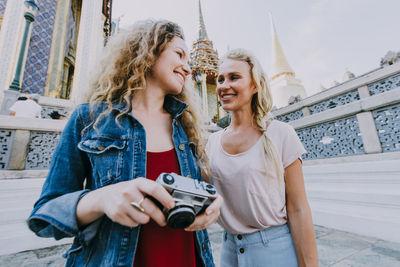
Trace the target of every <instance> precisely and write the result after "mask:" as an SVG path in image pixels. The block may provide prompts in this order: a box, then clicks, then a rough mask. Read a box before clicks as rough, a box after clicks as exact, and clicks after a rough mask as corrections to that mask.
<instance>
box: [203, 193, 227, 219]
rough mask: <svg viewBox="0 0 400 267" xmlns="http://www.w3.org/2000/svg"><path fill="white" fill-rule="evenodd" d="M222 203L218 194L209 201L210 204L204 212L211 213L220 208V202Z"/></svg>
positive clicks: (222, 200)
mask: <svg viewBox="0 0 400 267" xmlns="http://www.w3.org/2000/svg"><path fill="white" fill-rule="evenodd" d="M223 203H224V199H223V198H222V197H221V196H220V195H218V197H217V198H216V199H215V200H214V201H213V202H212V203H211V205H210V206H208V207H207V209H206V211H205V213H206V214H207V215H211V214H212V213H214V212H216V211H218V212H219V209H220V208H221V206H222V204H223Z"/></svg>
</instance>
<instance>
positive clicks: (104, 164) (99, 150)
mask: <svg viewBox="0 0 400 267" xmlns="http://www.w3.org/2000/svg"><path fill="white" fill-rule="evenodd" d="M126 143H127V141H126V140H121V139H113V138H109V137H95V138H91V139H86V140H82V141H81V142H79V144H78V148H79V149H80V150H81V151H83V152H86V154H87V155H88V157H89V159H90V163H91V165H92V177H93V179H94V183H95V186H96V188H99V187H102V186H105V185H108V184H111V183H116V182H118V181H119V180H120V177H121V173H122V167H123V164H124V160H123V157H124V151H125V146H126Z"/></svg>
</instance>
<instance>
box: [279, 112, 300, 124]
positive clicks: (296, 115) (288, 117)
mask: <svg viewBox="0 0 400 267" xmlns="http://www.w3.org/2000/svg"><path fill="white" fill-rule="evenodd" d="M303 117H304V115H303V110H301V109H298V110H295V111H293V112H290V113H286V114H283V115H281V116H277V117H276V119H277V120H279V121H283V122H289V121H295V120H298V119H300V118H303Z"/></svg>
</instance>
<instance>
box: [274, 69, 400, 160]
mask: <svg viewBox="0 0 400 267" xmlns="http://www.w3.org/2000/svg"><path fill="white" fill-rule="evenodd" d="M273 113H274V115H275V116H276V118H277V119H279V120H282V121H285V122H289V123H290V124H291V125H292V126H294V128H295V129H296V131H297V133H298V135H299V137H300V139H301V141H302V142H303V144H304V146H305V147H306V149H307V151H308V153H307V155H306V156H305V158H304V159H305V160H308V159H322V158H334V157H342V156H352V155H360V154H371V153H380V152H393V151H400V64H395V65H391V66H388V67H385V68H382V69H378V70H375V71H372V72H369V73H367V74H365V75H362V76H360V77H358V78H355V79H353V80H350V81H348V82H346V83H343V84H341V85H338V86H336V87H334V88H331V89H328V90H326V91H323V92H321V93H319V94H316V95H313V96H311V97H309V98H306V99H304V100H302V101H300V102H298V103H295V104H293V105H290V106H287V107H285V108H282V109H279V110H275V111H274V112H273Z"/></svg>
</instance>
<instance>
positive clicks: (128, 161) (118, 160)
mask: <svg viewBox="0 0 400 267" xmlns="http://www.w3.org/2000/svg"><path fill="white" fill-rule="evenodd" d="M186 107H187V104H185V103H183V102H181V101H179V100H178V99H176V98H174V97H172V96H169V95H167V96H166V97H165V101H164V109H165V110H166V111H167V112H169V113H170V114H171V116H172V119H173V122H172V124H173V131H172V139H173V143H174V147H175V150H176V153H177V156H178V161H179V165H180V170H181V175H183V176H188V177H191V178H193V179H199V180H201V179H202V177H201V173H200V169H199V167H198V165H197V155H196V152H195V145H194V144H193V143H191V142H189V141H188V138H187V136H186V134H185V132H184V130H183V128H182V125H181V123H180V115H181V114H182V113H183V111H184V110H185V109H186ZM105 108H106V105H105V104H99V105H95V107H94V112H93V114H94V116H93V115H92V114H91V113H90V109H89V104H82V105H80V106H78V107H77V108H76V109H75V111H74V112H73V113H72V115H71V118H70V119H69V121H68V123H67V125H66V126H65V129H64V131H63V133H62V134H61V137H60V140H59V142H58V145H57V147H56V150H55V152H54V155H53V159H52V163H51V166H50V170H49V174H48V177H47V179H46V181H45V183H44V185H43V189H42V193H41V195H40V198H39V200H38V201H37V202H36V203H35V205H34V209H33V211H32V213H31V215H30V217H29V218H28V226H29V228H30V229H31V230H32V231H33V232H35V233H36V234H37V235H38V236H41V237H54V238H55V239H56V240H58V239H61V238H64V237H75V238H74V241H73V244H72V247H71V248H70V250H69V251H68V252H67V253H66V255H65V256H66V257H67V266H96V267H97V266H107V267H108V266H132V265H133V259H134V255H135V251H136V247H137V242H138V236H139V232H140V226H138V227H134V228H131V227H126V226H123V225H120V224H118V223H114V222H112V221H111V220H110V219H109V218H108V217H107V216H105V215H104V216H102V217H101V218H99V219H98V220H96V221H94V222H92V223H91V224H89V225H88V226H86V227H85V228H84V229H80V228H79V227H78V223H77V220H76V214H75V211H76V205H77V203H78V201H79V199H80V198H82V197H83V196H84V195H85V194H87V193H88V192H90V191H91V190H95V189H97V188H100V187H103V186H106V185H109V184H113V183H118V182H121V181H127V180H132V179H135V178H137V177H146V133H145V130H144V128H143V126H142V125H141V124H140V123H139V121H137V120H136V119H135V118H134V117H133V116H132V115H130V114H129V113H128V114H124V115H123V116H121V117H120V118H119V120H118V123H119V125H118V123H117V122H116V121H115V118H116V116H117V115H118V114H119V113H120V112H121V111H122V110H125V108H126V105H124V104H118V105H113V109H112V111H111V113H110V114H108V115H107V116H105V117H104V118H102V119H101V120H100V122H99V123H98V125H97V126H96V127H97V130H95V129H94V128H93V120H94V118H97V115H99V114H100V113H101V112H102V111H104V110H105ZM195 246H196V249H197V253H198V255H201V258H202V260H203V263H204V265H205V266H207V267H209V266H214V263H213V258H212V254H211V245H210V241H209V238H208V234H207V231H206V230H202V231H197V232H196V234H195ZM154 253H156V252H154Z"/></svg>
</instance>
